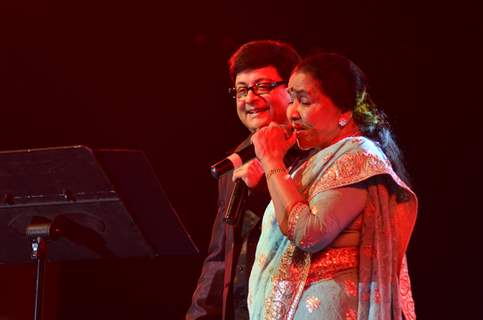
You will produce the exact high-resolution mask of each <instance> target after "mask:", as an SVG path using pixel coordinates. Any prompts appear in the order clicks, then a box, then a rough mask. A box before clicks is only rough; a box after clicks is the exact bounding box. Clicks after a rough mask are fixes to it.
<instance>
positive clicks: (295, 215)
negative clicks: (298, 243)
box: [288, 202, 309, 241]
mask: <svg viewBox="0 0 483 320" xmlns="http://www.w3.org/2000/svg"><path fill="white" fill-rule="evenodd" d="M308 208H309V206H308V205H307V204H306V203H305V202H297V203H296V204H295V205H294V206H293V207H292V209H291V210H290V212H289V216H288V238H289V240H290V241H295V227H296V225H297V221H298V220H299V218H300V216H301V215H302V212H303V211H304V210H307V209H308Z"/></svg>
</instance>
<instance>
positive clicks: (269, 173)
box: [265, 168, 287, 181]
mask: <svg viewBox="0 0 483 320" xmlns="http://www.w3.org/2000/svg"><path fill="white" fill-rule="evenodd" d="M286 172H287V169H285V168H275V169H270V170H268V172H267V173H266V174H265V176H266V177H267V181H268V179H270V177H271V176H272V175H274V174H279V173H286Z"/></svg>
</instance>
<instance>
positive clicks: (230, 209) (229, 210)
mask: <svg viewBox="0 0 483 320" xmlns="http://www.w3.org/2000/svg"><path fill="white" fill-rule="evenodd" d="M247 196H248V187H247V185H246V184H245V182H243V180H242V179H237V180H235V186H234V187H233V191H232V193H231V196H230V200H229V201H228V206H227V207H226V211H225V215H224V217H223V221H225V223H226V224H230V225H233V224H236V222H237V221H238V216H239V215H240V211H241V207H242V205H243V203H244V202H245V199H246V197H247Z"/></svg>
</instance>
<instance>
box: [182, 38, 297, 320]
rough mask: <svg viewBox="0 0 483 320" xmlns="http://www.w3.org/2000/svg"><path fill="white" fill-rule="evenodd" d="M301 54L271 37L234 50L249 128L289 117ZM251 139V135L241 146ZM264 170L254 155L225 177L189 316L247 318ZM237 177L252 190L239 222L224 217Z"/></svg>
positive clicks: (237, 92) (264, 195)
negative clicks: (292, 81) (293, 79)
mask: <svg viewBox="0 0 483 320" xmlns="http://www.w3.org/2000/svg"><path fill="white" fill-rule="evenodd" d="M299 60H300V57H299V55H298V54H297V53H296V52H295V50H294V49H293V48H292V47H291V46H289V45H288V44H285V43H282V42H277V41H271V40H262V41H252V42H248V43H246V44H244V45H242V46H241V47H240V48H239V49H238V50H237V51H236V52H235V53H234V54H233V55H232V57H231V58H230V60H229V61H228V64H229V68H230V76H231V78H232V80H233V81H234V86H235V87H234V88H233V89H231V90H232V94H233V96H234V98H235V99H236V108H237V113H238V117H239V118H240V121H241V122H242V123H243V124H244V125H245V126H246V127H247V128H248V130H250V132H252V133H253V132H255V131H256V130H257V129H259V128H261V127H264V126H267V125H268V124H269V123H270V122H272V121H274V122H277V123H280V124H285V123H287V122H288V121H287V116H286V109H287V106H288V103H289V101H290V97H289V95H288V93H287V82H288V78H289V76H290V73H291V72H292V70H293V68H294V67H295V65H296V64H297V63H298V62H299ZM249 143H250V137H248V138H247V139H246V140H245V141H244V142H243V143H242V144H241V145H240V146H239V147H238V149H241V148H243V147H245V146H247V145H248V144H249ZM295 153H297V152H295ZM299 155H300V152H299V154H296V155H294V154H293V153H292V154H291V155H290V156H287V157H286V160H287V164H288V165H290V164H293V163H294V162H295V158H296V157H297V156H299ZM262 176H263V170H262V168H261V166H260V163H259V162H258V160H256V159H255V160H253V161H250V162H248V163H246V164H245V165H243V166H241V167H240V168H238V169H236V170H235V171H234V172H228V173H227V174H225V175H223V176H222V177H220V180H219V185H218V192H219V195H218V213H217V215H216V218H215V222H214V226H213V230H212V236H211V242H210V246H209V249H208V256H207V258H206V259H205V261H204V263H203V267H202V271H201V276H200V278H199V280H198V285H197V288H196V290H195V292H194V294H193V299H192V304H191V306H190V308H189V310H188V312H187V315H186V319H187V320H194V319H203V320H205V319H224V320H229V319H236V320H241V319H248V309H247V302H246V299H247V294H248V278H249V274H250V270H251V267H252V264H253V259H254V256H255V249H256V245H257V242H258V238H259V236H260V222H261V218H262V216H263V212H264V211H265V207H266V206H267V204H268V202H269V201H270V196H269V193H268V190H267V186H266V181H265V179H262ZM237 178H239V179H242V180H243V181H244V182H245V183H246V185H247V186H248V187H249V193H248V197H247V199H246V201H245V204H244V207H243V208H242V210H241V214H240V218H239V221H238V223H237V224H235V225H234V226H232V225H228V224H225V223H224V222H223V216H224V212H225V209H226V206H227V205H228V201H229V198H230V195H231V192H232V190H233V186H234V182H233V180H234V179H237Z"/></svg>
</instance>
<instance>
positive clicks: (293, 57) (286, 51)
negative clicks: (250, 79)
mask: <svg viewBox="0 0 483 320" xmlns="http://www.w3.org/2000/svg"><path fill="white" fill-rule="evenodd" d="M299 62H300V56H299V54H298V53H297V52H296V51H295V49H294V48H293V47H292V46H291V45H289V44H288V43H284V42H280V41H274V40H256V41H250V42H247V43H245V44H244V45H242V46H241V47H240V48H238V50H237V51H236V52H235V53H234V54H233V55H232V56H231V57H230V59H229V60H228V65H229V68H230V77H231V79H232V81H235V78H236V75H237V74H238V73H240V72H243V71H248V70H254V69H259V68H263V67H268V66H273V67H274V68H275V69H277V71H278V73H279V74H280V76H281V77H282V79H283V80H285V81H288V78H289V77H290V74H291V73H292V70H293V69H294V68H295V66H296V65H297V63H299Z"/></svg>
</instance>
